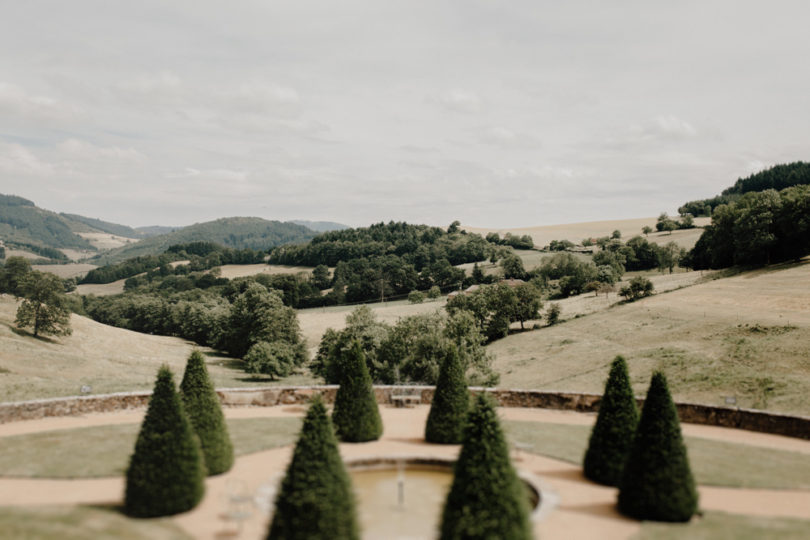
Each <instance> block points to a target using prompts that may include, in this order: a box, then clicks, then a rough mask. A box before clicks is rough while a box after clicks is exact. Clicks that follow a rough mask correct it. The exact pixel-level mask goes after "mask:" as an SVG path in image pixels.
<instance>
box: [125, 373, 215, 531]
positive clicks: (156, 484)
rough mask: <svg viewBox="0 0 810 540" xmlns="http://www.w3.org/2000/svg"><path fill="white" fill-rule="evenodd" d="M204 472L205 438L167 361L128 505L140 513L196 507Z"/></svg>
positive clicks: (130, 475)
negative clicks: (191, 417)
mask: <svg viewBox="0 0 810 540" xmlns="http://www.w3.org/2000/svg"><path fill="white" fill-rule="evenodd" d="M204 478H205V465H204V464H203V458H202V453H201V452H200V446H199V442H198V441H197V437H196V435H195V434H194V430H193V428H192V427H191V423H190V422H189V419H188V417H187V416H186V413H185V411H184V410H183V403H182V401H181V400H180V396H179V395H178V394H177V392H176V391H175V389H174V380H173V379H172V373H171V371H169V368H168V367H167V366H165V365H164V366H162V367H161V368H160V370H159V371H158V375H157V381H156V382H155V389H154V391H153V392H152V397H151V399H150V400H149V408H148V409H147V411H146V416H145V417H144V420H143V424H141V431H140V433H139V434H138V439H137V441H136V442H135V452H134V453H133V454H132V457H131V458H130V461H129V467H128V468H127V473H126V480H127V484H126V492H125V494H124V509H125V511H126V513H127V514H129V515H131V516H135V517H157V516H168V515H172V514H177V513H180V512H185V511H187V510H191V509H192V508H194V507H195V506H197V503H199V502H200V500H201V499H202V496H203V493H204V492H205V484H204Z"/></svg>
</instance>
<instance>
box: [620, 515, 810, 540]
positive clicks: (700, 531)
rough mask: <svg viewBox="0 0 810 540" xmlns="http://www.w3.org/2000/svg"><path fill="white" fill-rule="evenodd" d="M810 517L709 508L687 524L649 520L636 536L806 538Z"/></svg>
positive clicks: (637, 539) (646, 539)
mask: <svg viewBox="0 0 810 540" xmlns="http://www.w3.org/2000/svg"><path fill="white" fill-rule="evenodd" d="M808 536H810V521H804V520H800V519H787V518H765V517H753V516H741V515H736V514H726V513H723V512H707V513H706V514H705V515H704V516H703V517H701V518H696V519H693V520H692V521H691V522H689V523H687V524H674V523H654V522H650V521H646V522H644V523H643V524H642V525H641V532H640V533H639V534H637V535H635V536H634V537H633V540H721V539H728V540H769V539H772V540H804V539H806V538H808Z"/></svg>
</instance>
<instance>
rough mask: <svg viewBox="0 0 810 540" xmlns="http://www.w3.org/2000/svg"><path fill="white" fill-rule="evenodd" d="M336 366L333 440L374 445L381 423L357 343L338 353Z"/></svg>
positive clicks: (379, 433) (366, 369)
mask: <svg viewBox="0 0 810 540" xmlns="http://www.w3.org/2000/svg"><path fill="white" fill-rule="evenodd" d="M339 362H340V363H339V371H340V388H338V391H337V395H336V396H335V408H334V410H333V411H332V422H333V423H334V424H335V431H336V432H337V436H338V438H339V439H340V440H341V441H344V442H366V441H375V440H377V439H379V438H380V436H381V435H382V431H383V426H382V419H381V418H380V410H379V408H378V407H377V399H376V398H375V397H374V388H373V387H372V385H371V376H370V375H369V374H368V367H367V366H366V359H365V356H364V355H363V349H362V348H361V347H360V343H359V342H357V341H354V342H353V343H352V344H351V346H350V347H349V348H348V349H347V350H344V351H342V352H341V355H340V361H339Z"/></svg>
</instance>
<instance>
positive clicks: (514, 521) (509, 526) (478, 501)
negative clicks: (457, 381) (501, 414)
mask: <svg viewBox="0 0 810 540" xmlns="http://www.w3.org/2000/svg"><path fill="white" fill-rule="evenodd" d="M463 439H464V442H463V444H462V447H461V453H460V454H459V457H458V461H457V462H456V465H455V468H454V476H453V483H452V485H451V487H450V492H449V493H448V494H447V500H446V502H445V505H444V510H443V512H442V524H441V536H440V538H441V539H442V540H449V539H462V538H464V539H467V538H508V539H510V540H524V539H525V540H528V539H530V538H532V536H533V535H532V527H531V524H530V523H529V517H528V516H529V509H528V501H527V496H526V488H525V487H524V486H523V484H522V482H521V480H520V479H519V478H518V476H517V473H516V472H515V469H514V467H512V462H511V461H510V459H509V448H508V447H507V445H506V441H505V440H504V436H503V431H502V430H501V426H500V424H499V422H498V417H497V415H496V413H495V407H494V405H493V404H492V401H491V400H490V399H489V398H487V397H486V396H484V395H483V394H481V395H479V396H478V397H477V398H476V400H475V405H474V407H473V409H472V411H470V413H469V415H468V419H467V425H466V427H465V428H464V438H463Z"/></svg>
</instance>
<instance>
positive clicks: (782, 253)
mask: <svg viewBox="0 0 810 540" xmlns="http://www.w3.org/2000/svg"><path fill="white" fill-rule="evenodd" d="M808 253H810V185H799V186H794V187H789V188H786V189H783V190H782V191H776V190H773V189H768V190H765V191H759V192H754V191H751V192H748V193H746V194H744V195H742V196H741V197H740V198H739V199H738V200H737V201H736V202H735V203H731V204H724V205H720V206H718V207H717V208H715V210H714V213H713V214H712V224H711V225H710V226H708V227H706V228H705V230H704V231H703V234H702V235H701V237H700V239H698V241H697V243H696V244H695V247H694V248H692V250H691V251H690V252H689V254H688V255H687V260H686V262H685V264H688V265H689V266H691V267H692V268H695V269H705V268H726V267H729V266H732V265H752V264H753V265H759V264H770V263H774V262H780V261H788V260H793V259H799V258H801V257H803V256H805V255H807V254H808Z"/></svg>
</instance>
